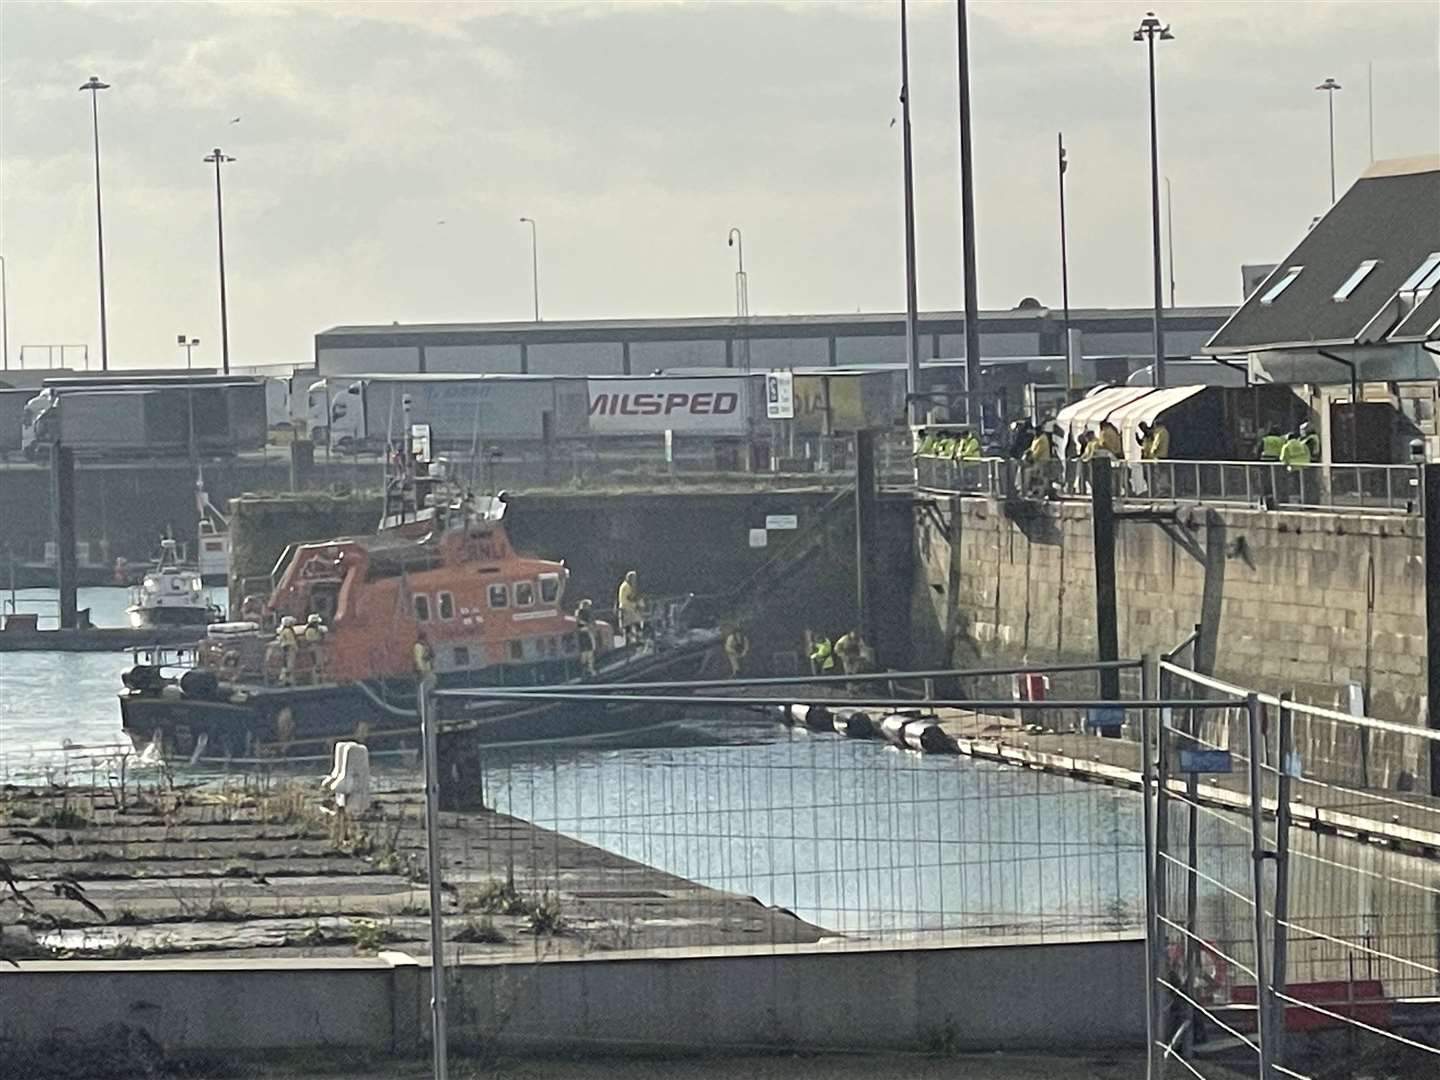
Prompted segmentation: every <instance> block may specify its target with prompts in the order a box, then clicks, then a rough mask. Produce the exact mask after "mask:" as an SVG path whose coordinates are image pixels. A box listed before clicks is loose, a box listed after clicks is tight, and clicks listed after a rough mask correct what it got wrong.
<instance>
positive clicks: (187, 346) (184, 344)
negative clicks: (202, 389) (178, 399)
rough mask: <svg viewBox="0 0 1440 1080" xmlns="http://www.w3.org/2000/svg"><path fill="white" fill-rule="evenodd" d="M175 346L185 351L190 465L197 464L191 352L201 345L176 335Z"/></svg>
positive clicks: (186, 336) (197, 339) (198, 342)
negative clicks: (191, 381)
mask: <svg viewBox="0 0 1440 1080" xmlns="http://www.w3.org/2000/svg"><path fill="white" fill-rule="evenodd" d="M175 344H176V345H179V346H180V347H181V348H182V349H184V350H185V401H186V405H187V406H188V408H189V412H190V464H192V465H194V464H195V456H196V455H195V388H194V387H193V386H192V385H191V383H190V351H191V350H192V349H194V348H195V346H196V345H199V344H200V339H199V338H192V337H189V336H188V335H186V334H176V335H175Z"/></svg>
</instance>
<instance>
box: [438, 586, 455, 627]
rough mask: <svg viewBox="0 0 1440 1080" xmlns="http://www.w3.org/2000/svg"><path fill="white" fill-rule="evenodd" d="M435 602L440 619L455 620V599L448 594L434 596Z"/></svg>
mask: <svg viewBox="0 0 1440 1080" xmlns="http://www.w3.org/2000/svg"><path fill="white" fill-rule="evenodd" d="M435 600H436V601H437V603H438V604H439V611H440V618H442V619H445V620H447V621H448V620H450V619H453V618H455V597H454V596H452V595H451V594H450V593H448V592H442V593H439V594H437V595H436V597H435Z"/></svg>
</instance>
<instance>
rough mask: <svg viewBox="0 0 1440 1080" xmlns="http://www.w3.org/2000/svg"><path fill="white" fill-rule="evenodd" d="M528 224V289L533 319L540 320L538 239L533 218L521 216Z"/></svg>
mask: <svg viewBox="0 0 1440 1080" xmlns="http://www.w3.org/2000/svg"><path fill="white" fill-rule="evenodd" d="M520 220H521V221H522V222H523V223H525V224H527V225H529V226H530V289H531V292H532V294H533V295H534V297H535V321H536V322H539V321H540V241H539V239H538V238H537V236H536V230H535V219H534V218H528V217H522V218H521V219H520Z"/></svg>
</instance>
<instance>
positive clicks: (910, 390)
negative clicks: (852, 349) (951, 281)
mask: <svg viewBox="0 0 1440 1080" xmlns="http://www.w3.org/2000/svg"><path fill="white" fill-rule="evenodd" d="M900 116H901V136H902V138H901V145H902V148H903V149H902V151H901V152H902V153H903V155H904V169H903V171H904V184H905V396H906V398H907V399H908V400H909V402H910V424H911V426H919V424H920V423H921V422H922V421H923V420H924V418H925V416H924V412H923V410H922V409H921V404H920V353H919V345H920V342H919V340H918V338H919V333H918V326H917V323H918V322H919V312H918V310H917V308H918V303H917V301H916V298H915V170H914V166H913V164H912V155H911V147H910V34H909V29H908V28H907V25H906V19H905V0H900Z"/></svg>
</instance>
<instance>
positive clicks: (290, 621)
mask: <svg viewBox="0 0 1440 1080" xmlns="http://www.w3.org/2000/svg"><path fill="white" fill-rule="evenodd" d="M280 625H281V626H294V625H295V616H294V615H286V616H285V617H284V618H283V619H281V620H280Z"/></svg>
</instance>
